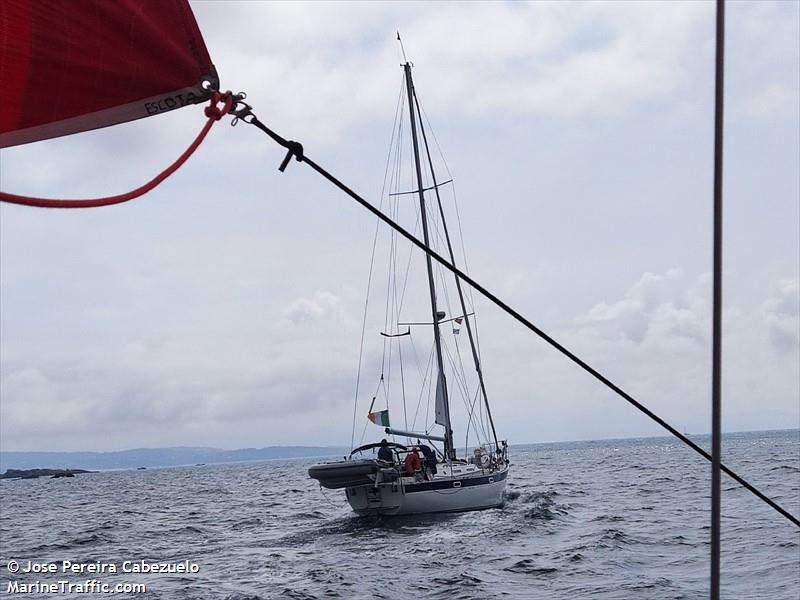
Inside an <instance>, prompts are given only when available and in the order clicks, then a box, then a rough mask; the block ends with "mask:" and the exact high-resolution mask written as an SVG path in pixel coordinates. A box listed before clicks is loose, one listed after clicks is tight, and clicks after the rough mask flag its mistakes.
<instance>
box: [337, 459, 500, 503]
mask: <svg viewBox="0 0 800 600" xmlns="http://www.w3.org/2000/svg"><path fill="white" fill-rule="evenodd" d="M507 475H508V468H507V467H506V468H505V469H502V470H500V471H495V472H478V473H472V474H469V475H457V474H454V475H450V474H445V475H442V476H437V477H435V478H434V479H433V480H431V481H415V480H414V479H412V478H408V477H403V478H401V479H399V480H396V481H393V482H387V483H379V484H377V485H366V486H359V487H351V488H347V489H346V494H347V501H348V502H349V503H350V506H351V507H352V508H353V510H354V511H355V512H357V513H359V514H361V515H376V514H380V515H415V514H424V513H441V512H461V511H468V510H481V509H485V508H496V507H500V506H502V505H503V492H504V491H505V488H506V477H507Z"/></svg>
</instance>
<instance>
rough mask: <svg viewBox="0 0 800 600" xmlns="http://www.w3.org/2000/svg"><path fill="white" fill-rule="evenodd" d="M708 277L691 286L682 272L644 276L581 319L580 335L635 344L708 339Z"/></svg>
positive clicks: (704, 340) (593, 308)
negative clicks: (621, 296)
mask: <svg viewBox="0 0 800 600" xmlns="http://www.w3.org/2000/svg"><path fill="white" fill-rule="evenodd" d="M707 292H708V277H703V278H700V279H699V280H698V281H697V282H694V283H693V284H688V282H687V281H686V277H685V274H684V272H683V270H682V269H677V268H676V269H670V270H669V271H667V272H666V273H665V274H663V275H659V274H653V273H645V274H644V275H642V278H641V279H640V280H639V281H638V282H637V283H636V284H635V285H634V286H633V287H631V288H630V289H629V290H628V291H627V292H626V294H625V297H624V298H623V299H621V300H618V301H616V302H613V303H610V304H609V303H605V302H602V303H600V304H596V305H595V306H593V307H592V308H590V309H589V310H588V311H587V312H586V314H584V315H581V316H579V317H578V318H577V319H576V323H577V324H578V325H579V326H580V329H579V333H580V334H587V335H594V336H598V337H601V338H604V339H608V340H613V339H625V340H629V341H631V342H634V343H636V344H643V343H662V342H663V341H664V340H668V339H669V340H673V341H675V340H682V341H689V342H695V343H698V344H703V343H705V342H707V340H708V334H707V330H708V323H709V320H708V302H707V299H706V298H707Z"/></svg>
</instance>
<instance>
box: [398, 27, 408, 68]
mask: <svg viewBox="0 0 800 600" xmlns="http://www.w3.org/2000/svg"><path fill="white" fill-rule="evenodd" d="M397 41H398V42H400V52H402V53H403V62H408V59H407V58H406V49H405V48H403V40H401V39H400V32H399V31H398V32H397Z"/></svg>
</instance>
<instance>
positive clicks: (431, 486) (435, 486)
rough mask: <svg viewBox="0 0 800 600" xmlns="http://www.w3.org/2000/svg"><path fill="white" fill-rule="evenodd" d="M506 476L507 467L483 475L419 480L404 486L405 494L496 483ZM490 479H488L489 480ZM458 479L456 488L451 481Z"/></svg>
mask: <svg viewBox="0 0 800 600" xmlns="http://www.w3.org/2000/svg"><path fill="white" fill-rule="evenodd" d="M507 476H508V469H506V470H505V471H501V472H500V473H495V474H494V475H484V476H483V477H465V478H464V479H449V480H447V481H421V482H419V483H409V484H406V486H405V491H406V494H413V493H414V492H429V491H432V490H453V489H463V488H466V487H472V486H474V485H487V484H489V483H496V482H498V481H503V480H504V479H505V478H506V477H507ZM490 479H491V480H492V481H489V480H490ZM455 481H460V482H461V486H460V487H458V488H456V487H454V486H453V482H455Z"/></svg>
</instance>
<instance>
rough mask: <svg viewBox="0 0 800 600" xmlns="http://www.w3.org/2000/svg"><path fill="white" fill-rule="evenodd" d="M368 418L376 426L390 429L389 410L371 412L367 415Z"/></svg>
mask: <svg viewBox="0 0 800 600" xmlns="http://www.w3.org/2000/svg"><path fill="white" fill-rule="evenodd" d="M367 418H368V419H369V420H370V421H372V422H373V423H375V425H380V426H382V427H389V409H386V410H379V411H378V412H371V413H369V414H368V415H367Z"/></svg>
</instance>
